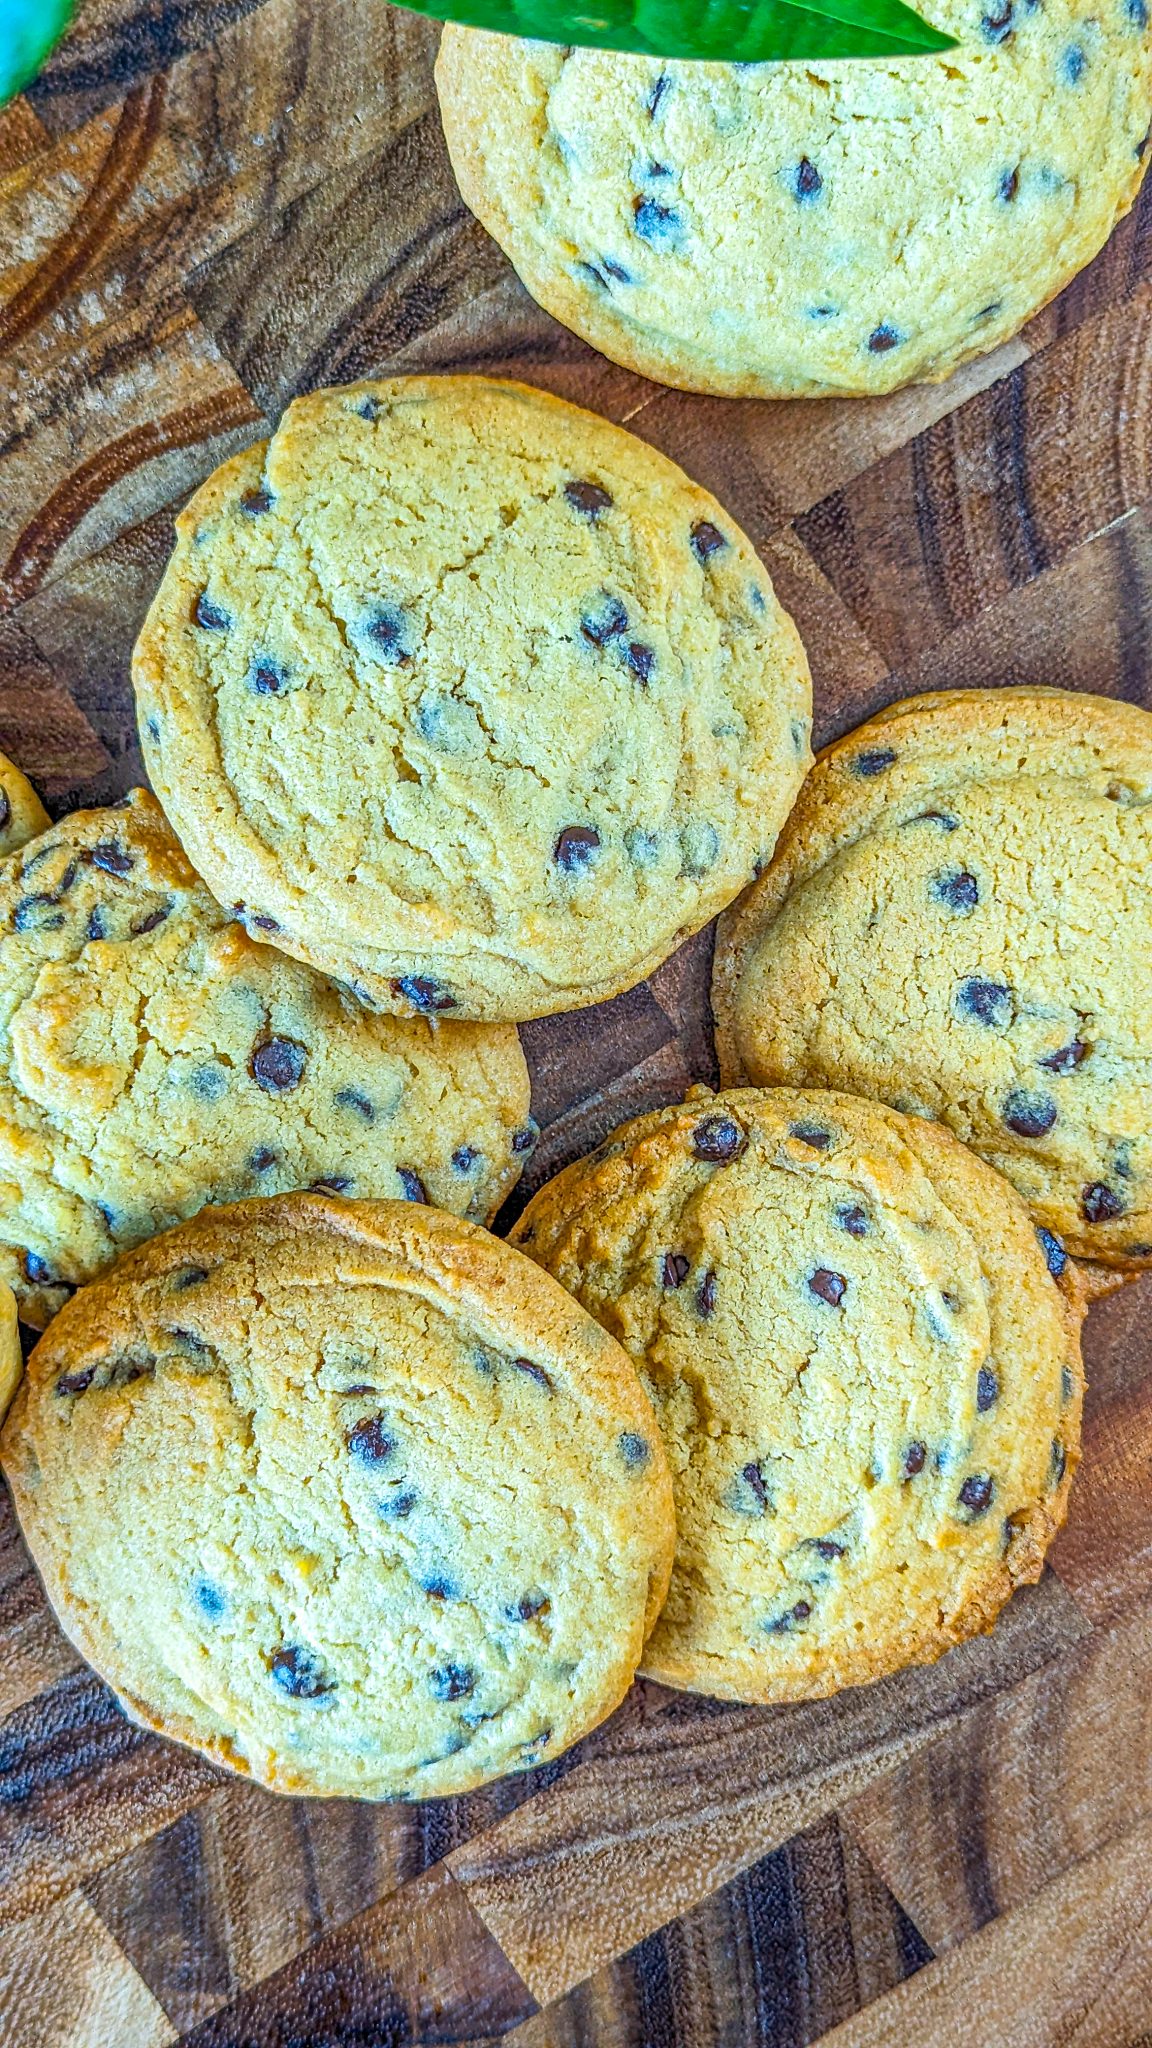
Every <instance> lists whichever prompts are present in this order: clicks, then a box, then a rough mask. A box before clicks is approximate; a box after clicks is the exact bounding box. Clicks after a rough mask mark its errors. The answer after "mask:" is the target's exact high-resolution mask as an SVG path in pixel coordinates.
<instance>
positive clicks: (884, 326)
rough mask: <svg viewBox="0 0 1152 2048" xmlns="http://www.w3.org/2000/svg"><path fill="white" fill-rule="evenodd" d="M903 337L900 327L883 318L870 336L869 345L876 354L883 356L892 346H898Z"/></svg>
mask: <svg viewBox="0 0 1152 2048" xmlns="http://www.w3.org/2000/svg"><path fill="white" fill-rule="evenodd" d="M903 339H904V337H903V335H902V334H901V333H900V330H899V328H897V327H893V325H892V323H891V321H890V320H882V321H881V323H880V325H879V327H874V328H873V329H872V332H871V334H870V335H869V336H868V347H869V349H870V350H871V353H872V354H873V355H874V356H883V355H887V353H888V350H889V349H890V348H898V347H899V345H900V343H901V341H902V340H903Z"/></svg>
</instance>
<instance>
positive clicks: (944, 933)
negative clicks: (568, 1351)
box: [713, 689, 1152, 1267]
mask: <svg viewBox="0 0 1152 2048" xmlns="http://www.w3.org/2000/svg"><path fill="white" fill-rule="evenodd" d="M1150 931H1152V716H1149V714H1148V713H1147V712H1146V711H1141V710H1138V709H1136V708H1135V707H1134V706H1132V705H1129V704H1122V703H1119V702H1116V701H1115V700H1113V699H1110V698H1102V697H1087V696H1081V695H1078V694H1073V693H1072V692H1068V691H1061V690H1034V689H1027V690H1025V689H1013V690H971V691H962V692H955V693H942V694H939V695H935V696H926V697H912V698H908V699H906V700H905V701H904V702H903V703H898V704H894V705H892V706H891V707H890V708H889V709H888V710H887V711H884V712H881V713H880V715H879V716H878V717H877V718H874V719H871V720H870V721H869V722H868V724H866V725H863V726H861V727H860V728H859V729H858V730H857V731H856V732H853V733H849V734H848V735H847V737H846V738H844V739H842V740H838V741H837V742H836V743H835V745H834V746H831V747H829V748H828V749H827V750H826V751H825V752H824V753H823V754H822V755H821V756H820V759H819V761H818V762H817V765H816V767H815V768H814V770H813V772H812V774H811V776H810V777H809V779H808V782H807V784H806V785H805V788H804V791H803V793H802V795H801V798H800V801H799V803H798V804H797V806H796V809H795V811H794V812H793V814H792V817H791V819H790V821H789V824H788V827H787V830H786V832H785V834H784V835H783V837H782V840H781V844H780V846H779V848H778V851H777V856H776V858H775V860H774V861H773V862H772V864H771V866H770V868H769V869H768V871H767V872H766V873H765V874H764V875H763V876H762V877H761V879H760V880H759V881H758V882H757V883H756V884H755V885H754V886H753V887H752V888H751V889H750V890H749V891H748V892H747V894H746V895H745V896H744V897H743V898H742V900H741V902H740V903H739V904H738V905H737V906H736V907H735V908H734V909H733V911H732V913H731V915H730V916H729V917H728V918H726V919H725V921H724V923H723V924H722V926H721V929H720V936H719V940H718V944H717V949H716V968H715V980H714V988H713V1003H714V1008H715V1012H716V1021H717V1037H718V1046H719V1051H720V1060H721V1072H722V1074H723V1076H724V1078H725V1080H726V1081H728V1082H737V1081H752V1082H756V1083H758V1084H760V1085H769V1084H772V1083H776V1082H795V1083H798V1084H801V1085H806V1086H812V1087H820V1086H828V1085H836V1086H843V1087H847V1088H852V1089H854V1090H856V1091H857V1092H858V1093H859V1094H861V1095H869V1096H876V1097H879V1098H880V1099H881V1100H882V1101H885V1102H888V1103H891V1104H892V1105H893V1106H894V1107H895V1108H897V1109H902V1110H909V1111H912V1112H914V1113H915V1114H916V1115H919V1116H932V1117H939V1118H941V1119H942V1120H943V1121H944V1122H945V1123H946V1124H948V1126H949V1128H950V1129H951V1130H953V1131H954V1132H955V1133H956V1135H957V1137H959V1138H962V1139H963V1140H964V1142H965V1143H966V1144H968V1145H971V1146H972V1147H973V1149H974V1150H975V1151H977V1152H979V1153H980V1154H981V1155H982V1156H983V1157H984V1158H985V1159H987V1160H989V1161H990V1162H991V1164H992V1165H993V1166H996V1167H998V1168H999V1170H1000V1171H1001V1173H1005V1174H1007V1176H1008V1178H1009V1179H1010V1180H1011V1181H1012V1182H1013V1183H1014V1185H1015V1186H1016V1188H1017V1189H1018V1190H1019V1192H1020V1193H1021V1194H1022V1195H1023V1197H1024V1199H1025V1201H1026V1202H1027V1203H1028V1205H1029V1207H1030V1209H1031V1210H1032V1213H1033V1215H1034V1216H1035V1217H1036V1219H1037V1221H1039V1222H1040V1223H1042V1224H1043V1225H1044V1226H1045V1227H1046V1228H1047V1229H1048V1230H1050V1231H1054V1232H1056V1233H1058V1234H1059V1236H1060V1237H1062V1238H1063V1239H1064V1240H1065V1242H1066V1243H1067V1245H1068V1246H1069V1247H1070V1248H1071V1249H1072V1250H1073V1251H1074V1252H1075V1253H1076V1254H1077V1255H1078V1256H1082V1257H1085V1258H1091V1259H1097V1260H1103V1261H1104V1262H1105V1263H1107V1264H1110V1265H1116V1266H1120V1267H1124V1266H1130V1267H1139V1266H1140V1265H1142V1264H1146V1263H1148V1262H1150V1261H1152V946H1150V944H1149V932H1150Z"/></svg>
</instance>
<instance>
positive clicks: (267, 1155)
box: [248, 1145, 279, 1173]
mask: <svg viewBox="0 0 1152 2048" xmlns="http://www.w3.org/2000/svg"><path fill="white" fill-rule="evenodd" d="M278 1157H279V1154H278V1153H276V1152H273V1150H272V1147H271V1146H270V1145H258V1146H257V1147H256V1150H255V1152H250V1153H249V1155H248V1164H249V1166H250V1167H251V1169H252V1171H253V1173H267V1172H268V1170H269V1168H270V1167H273V1166H275V1165H276V1162H277V1159H278Z"/></svg>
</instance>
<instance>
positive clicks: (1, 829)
mask: <svg viewBox="0 0 1152 2048" xmlns="http://www.w3.org/2000/svg"><path fill="white" fill-rule="evenodd" d="M51 823H52V820H51V818H50V817H49V816H48V813H47V811H46V810H45V809H44V806H43V804H42V803H41V801H40V799H39V797H38V796H37V794H36V791H35V790H34V789H33V787H32V784H31V783H30V782H29V780H28V777H27V776H26V775H21V773H20V770H19V768H17V767H16V765H15V763H14V762H13V761H10V760H9V759H8V756H7V755H6V754H0V860H7V858H8V855H9V854H10V853H15V852H16V851H17V848H18V847H21V846H24V845H26V844H27V842H28V840H29V839H33V838H35V836H36V834H37V832H46V831H47V829H48V827H49V825H50V824H51Z"/></svg>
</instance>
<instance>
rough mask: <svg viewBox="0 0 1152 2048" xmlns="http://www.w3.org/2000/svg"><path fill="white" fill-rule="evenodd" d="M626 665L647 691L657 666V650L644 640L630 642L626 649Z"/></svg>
mask: <svg viewBox="0 0 1152 2048" xmlns="http://www.w3.org/2000/svg"><path fill="white" fill-rule="evenodd" d="M624 665H625V667H626V668H630V669H631V671H632V673H633V675H634V676H636V677H637V678H638V679H639V681H640V682H642V683H643V685H644V687H645V689H647V687H648V684H649V683H650V681H651V680H652V671H653V669H654V668H655V666H656V649H655V648H654V647H649V646H648V645H647V644H646V643H645V642H644V641H643V640H630V641H629V642H628V645H627V647H626V648H625V649H624Z"/></svg>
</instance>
